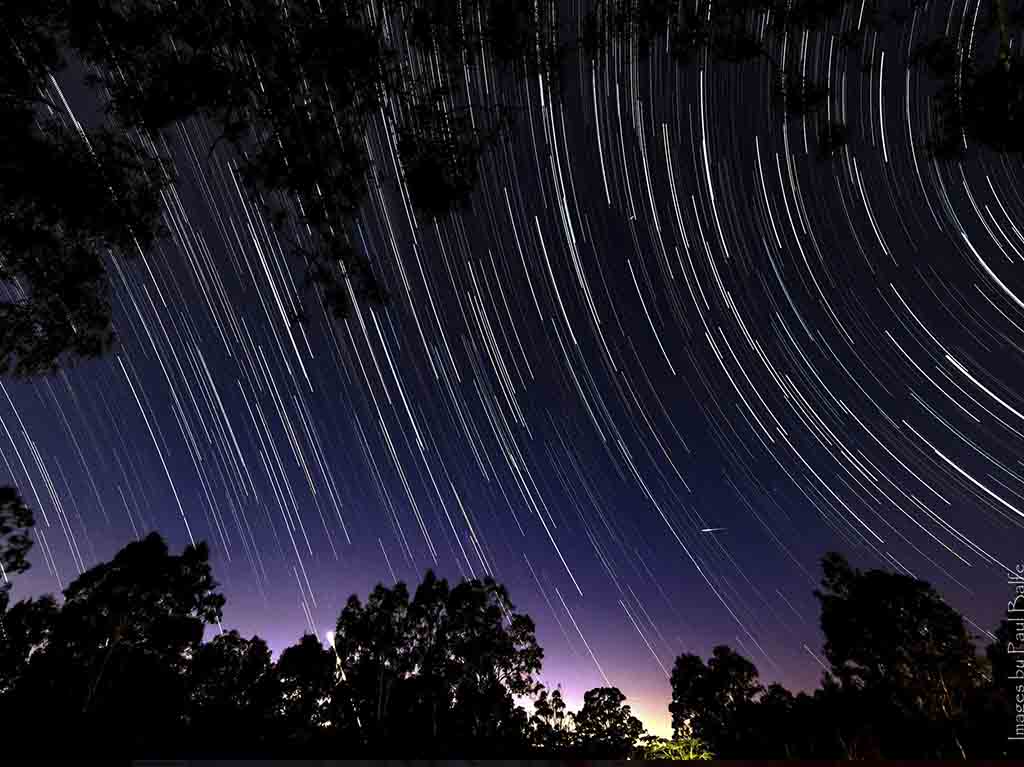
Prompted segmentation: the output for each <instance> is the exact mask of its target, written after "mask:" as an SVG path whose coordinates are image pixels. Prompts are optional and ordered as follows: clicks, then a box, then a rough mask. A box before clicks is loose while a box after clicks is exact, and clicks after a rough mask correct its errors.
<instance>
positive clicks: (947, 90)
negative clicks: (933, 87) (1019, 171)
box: [914, 0, 1024, 159]
mask: <svg viewBox="0 0 1024 767" xmlns="http://www.w3.org/2000/svg"><path fill="white" fill-rule="evenodd" d="M914 5H917V3H914ZM984 6H985V12H984V13H983V14H982V15H981V17H980V19H979V21H978V23H977V24H971V25H970V26H969V27H968V28H964V29H957V30H956V31H955V33H954V34H949V35H946V36H941V37H937V38H935V39H932V40H930V41H928V42H927V43H924V44H923V45H921V46H919V47H918V49H917V51H916V52H915V58H916V59H917V60H918V61H921V62H923V63H924V64H925V65H926V66H927V68H928V70H929V71H930V72H931V74H932V75H933V76H935V77H936V78H938V79H939V81H940V87H939V89H938V91H937V92H936V93H935V94H934V96H933V98H932V100H931V104H932V113H931V118H932V119H931V125H930V128H931V130H930V133H929V136H928V143H927V146H928V148H929V149H930V150H931V151H932V153H933V155H934V156H936V157H937V158H939V159H958V158H960V157H962V156H963V154H964V152H965V151H966V149H967V146H968V141H975V142H977V143H978V144H979V145H981V146H984V147H986V148H988V149H991V150H994V151H997V152H1009V153H1019V152H1021V151H1022V150H1024V71H1022V67H1024V61H1022V59H1021V54H1020V51H1019V46H1013V45H1011V40H1012V38H1013V37H1015V36H1018V35H1019V34H1020V33H1021V31H1024V11H1022V9H1021V8H1020V7H1019V4H1018V5H1017V7H1016V8H1014V9H1013V10H1012V11H1011V9H1010V4H1009V2H1008V1H1007V0H990V2H987V3H984ZM978 10H979V11H980V10H981V8H980V4H979V8H978Z"/></svg>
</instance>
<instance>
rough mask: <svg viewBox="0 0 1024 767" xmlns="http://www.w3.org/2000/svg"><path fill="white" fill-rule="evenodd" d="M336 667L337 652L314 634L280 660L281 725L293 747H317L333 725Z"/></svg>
mask: <svg viewBox="0 0 1024 767" xmlns="http://www.w3.org/2000/svg"><path fill="white" fill-rule="evenodd" d="M336 668H337V660H336V657H335V655H334V653H333V652H332V651H331V650H330V649H328V648H326V647H324V646H323V644H321V642H320V640H319V639H317V638H316V636H314V635H313V634H305V635H304V636H303V637H302V638H301V639H300V640H299V641H298V643H297V644H294V645H292V646H291V647H288V648H287V649H285V650H284V652H282V653H281V657H280V658H278V661H277V678H278V684H279V685H280V691H281V723H280V724H281V727H282V729H283V732H284V734H285V737H284V740H285V742H286V743H288V744H289V745H290V746H310V745H313V746H315V745H317V744H318V743H319V742H321V741H322V740H323V733H324V732H325V730H326V729H327V728H328V727H330V726H331V725H332V707H331V705H330V704H331V693H332V691H333V689H334V686H335V671H336Z"/></svg>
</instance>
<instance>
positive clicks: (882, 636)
mask: <svg viewBox="0 0 1024 767" xmlns="http://www.w3.org/2000/svg"><path fill="white" fill-rule="evenodd" d="M822 570H823V577H822V588H821V590H819V591H816V592H815V595H816V596H817V597H818V599H819V601H820V602H821V628H822V631H823V632H824V634H825V656H826V658H827V659H828V661H829V663H830V664H831V668H832V674H833V676H835V677H836V679H837V680H838V682H839V684H840V686H841V687H842V688H843V689H844V690H845V691H848V692H850V693H851V694H852V695H854V696H857V697H858V698H860V700H861V704H862V705H863V706H864V707H867V708H870V711H866V712H865V714H864V716H866V717H868V718H870V719H874V720H877V721H878V722H879V727H880V728H881V730H880V737H881V738H882V749H883V751H884V753H885V754H886V755H887V756H902V755H904V754H902V753H900V752H901V751H902V750H903V749H904V748H906V749H907V751H906V755H910V754H914V755H921V754H933V755H934V756H935V757H936V758H943V757H946V756H949V757H960V758H964V750H963V744H962V732H963V729H964V726H965V722H964V716H965V703H966V698H967V695H968V693H969V691H970V690H971V689H972V688H973V687H974V686H976V685H977V684H978V682H979V680H980V677H979V669H978V663H977V657H976V651H975V648H974V645H973V644H972V642H971V637H970V635H969V634H968V632H967V630H966V627H965V626H964V620H963V617H962V616H961V615H960V614H959V613H957V612H956V611H955V610H954V609H953V608H951V607H950V606H949V605H947V604H946V603H945V602H944V601H943V600H942V597H940V596H939V594H938V593H937V592H936V591H935V590H934V589H933V588H932V587H931V586H930V585H929V584H928V583H926V582H924V581H920V580H917V579H914V578H911V577H910V576H907V575H901V574H899V573H888V572H885V571H882V570H868V571H866V572H861V571H859V570H856V569H854V568H852V567H851V566H850V565H849V563H848V562H847V561H846V560H845V559H844V558H843V557H842V556H840V555H839V554H835V553H831V554H828V555H826V556H825V558H824V559H823V560H822ZM880 712H886V716H883V717H880V716H879V713H880ZM886 730H888V731H886Z"/></svg>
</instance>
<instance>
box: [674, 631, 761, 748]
mask: <svg viewBox="0 0 1024 767" xmlns="http://www.w3.org/2000/svg"><path fill="white" fill-rule="evenodd" d="M671 682H672V703H671V705H670V706H669V711H670V712H671V713H672V728H673V730H674V731H675V734H676V736H677V737H680V736H683V737H687V736H692V737H696V738H698V739H700V740H702V741H704V742H706V743H707V744H708V745H709V747H710V748H711V750H712V751H713V752H714V754H715V755H716V756H718V757H719V758H723V759H728V758H733V757H735V756H736V753H735V751H736V747H737V744H742V743H743V740H744V738H743V735H742V734H741V733H740V732H739V728H740V725H741V723H743V722H744V720H745V719H746V712H745V709H746V708H748V707H749V706H751V705H753V703H754V701H755V698H756V697H757V696H758V695H759V694H760V693H761V692H762V691H763V689H764V688H763V687H762V686H761V684H760V683H759V682H758V675H757V668H756V667H755V666H754V664H753V663H751V662H750V661H749V660H747V659H746V658H744V657H743V656H742V655H740V654H739V653H737V652H735V651H734V650H732V649H731V648H729V647H727V646H725V645H718V646H717V647H715V648H714V650H713V651H712V655H711V658H710V659H709V660H708V662H707V664H706V665H705V663H704V661H703V660H702V659H701V658H699V657H698V656H696V655H691V654H684V655H680V656H679V657H678V658H676V662H675V665H674V666H673V668H672V677H671Z"/></svg>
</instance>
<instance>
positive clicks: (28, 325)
mask: <svg viewBox="0 0 1024 767" xmlns="http://www.w3.org/2000/svg"><path fill="white" fill-rule="evenodd" d="M0 30H2V32H0V208H2V209H3V213H2V214H0V286H2V289H3V292H2V293H0V373H2V372H14V373H17V374H22V375H31V374H38V373H45V372H49V371H51V370H53V369H54V368H55V367H58V366H60V365H63V364H66V363H67V362H70V361H73V360H74V359H77V358H88V357H96V356H99V355H101V354H103V353H104V352H105V351H107V350H108V349H109V348H110V346H111V343H112V342H113V338H114V336H113V330H112V325H111V306H110V301H109V298H108V292H109V286H108V278H107V270H106V265H105V261H104V260H105V259H106V258H107V257H108V255H114V256H115V257H125V256H131V255H134V254H136V253H138V252H140V251H144V250H145V249H146V248H147V247H149V246H150V245H151V244H152V242H153V241H154V240H155V239H157V238H158V237H159V236H160V235H161V234H162V228H161V225H160V193H161V191H162V189H163V188H164V186H166V185H167V184H168V183H170V182H171V180H172V179H171V177H170V174H169V171H168V170H167V168H168V163H163V162H160V161H159V158H154V157H151V156H149V155H147V154H146V153H145V152H143V151H141V150H140V149H139V147H140V146H142V145H143V144H145V145H147V146H153V145H157V144H156V143H155V142H150V141H141V140H140V141H139V142H137V143H136V142H133V141H130V140H128V139H127V138H126V136H135V137H138V138H140V139H145V138H151V137H154V136H155V135H156V134H163V138H164V139H166V140H167V141H168V143H173V141H174V132H173V131H171V130H170V129H171V128H172V127H174V126H175V125H176V124H177V123H179V122H181V121H187V120H193V119H198V120H202V121H204V122H205V123H206V124H208V125H209V126H210V127H211V128H212V129H213V130H214V132H215V135H217V136H218V138H217V139H216V141H215V142H214V146H211V147H210V151H211V152H212V151H213V149H214V148H215V147H216V146H217V145H221V144H223V145H224V146H226V147H227V148H229V149H230V150H231V155H230V157H231V159H232V160H233V162H235V163H236V164H237V167H238V170H239V173H240V176H241V178H242V180H243V181H244V182H245V187H246V190H247V191H248V193H249V194H250V196H251V199H252V200H253V201H254V202H256V203H258V204H260V205H262V206H263V207H264V208H265V209H266V210H267V212H268V214H269V216H270V219H271V221H272V222H273V223H274V224H275V225H276V227H277V229H278V234H279V236H280V238H281V240H282V242H283V243H285V245H286V246H287V247H288V248H289V249H290V251H291V253H292V255H293V257H294V258H295V259H297V260H298V262H299V263H300V264H301V265H302V267H303V268H304V270H305V274H306V277H307V283H308V284H311V285H313V286H316V287H317V288H318V289H319V290H320V292H321V297H322V298H323V300H324V302H325V304H326V305H327V307H328V308H329V309H330V310H331V311H332V312H333V314H334V315H335V316H336V317H340V318H344V317H346V316H348V314H349V311H350V310H351V301H352V299H353V298H355V299H357V300H366V301H371V302H382V301H385V300H386V299H387V298H388V292H387V290H386V288H385V287H384V286H383V285H382V283H381V281H380V279H379V275H378V274H377V273H376V272H375V271H374V269H373V267H372V261H371V256H370V255H368V254H363V253H360V252H359V251H358V249H357V248H356V247H355V245H354V244H353V242H352V241H351V239H350V236H349V233H350V231H351V228H352V226H353V225H354V223H355V222H356V220H357V219H358V216H359V210H360V207H361V205H362V204H363V202H364V201H365V198H366V196H367V193H368V182H367V179H368V177H369V174H370V170H371V160H370V156H369V154H368V148H367V146H368V145H367V143H366V134H367V130H368V128H369V124H370V121H371V120H372V119H375V118H376V117H377V116H378V115H383V116H384V117H385V119H386V120H387V121H388V122H389V124H391V125H393V126H394V128H395V131H396V133H397V138H398V150H399V155H400V159H401V161H402V165H403V171H404V176H405V181H406V184H407V186H408V189H409V193H410V196H411V198H412V202H413V204H414V205H415V206H416V207H417V208H418V209H419V210H420V211H421V212H422V213H424V214H426V215H428V216H445V215H447V214H448V213H449V212H450V211H452V210H453V209H455V208H457V207H459V206H462V205H464V204H465V203H466V201H467V199H468V196H469V194H470V192H471V191H472V190H473V188H474V187H475V185H476V183H477V179H478V165H479V162H480V159H481V156H482V155H483V153H484V152H485V151H486V150H487V149H488V147H490V146H491V145H493V144H494V143H495V142H496V141H497V140H498V139H499V137H500V136H502V135H503V134H504V132H505V130H506V129H507V127H508V125H509V124H510V119H511V117H512V116H513V115H514V114H515V112H516V108H515V105H514V104H513V103H512V102H510V101H507V100H503V99H502V97H500V94H501V93H512V92H514V90H515V87H514V82H515V81H514V78H516V77H520V76H524V75H527V74H529V75H535V74H538V73H541V72H549V71H551V70H552V69H553V68H554V67H556V66H557V59H558V55H559V54H558V51H559V47H558V39H557V38H558V30H557V18H555V17H549V16H547V15H543V14H541V15H538V14H536V13H535V5H534V3H532V2H529V1H528V0H476V1H475V2H469V3H447V2H434V0H395V2H392V3H387V4H385V5H384V6H381V7H380V9H379V10H374V8H372V7H371V6H369V5H367V4H366V3H364V2H356V1H355V0H338V1H337V2H330V3H320V2H316V0H285V1H284V2H281V1H280V0H202V2H200V0H74V2H71V0H33V2H25V1H24V0H15V1H14V2H9V3H4V4H3V6H2V7H0ZM403 35H407V40H408V41H409V42H410V43H411V45H410V46H409V47H406V46H405V45H404V44H400V43H401V41H402V40H403ZM339 41H343V43H340V44H339ZM484 46H486V47H487V49H488V51H489V54H488V55H490V56H492V57H493V58H494V60H496V61H497V62H498V63H499V64H501V65H502V67H503V73H502V78H503V79H502V80H501V81H500V82H495V83H494V84H493V87H492V89H491V100H490V102H488V103H471V102H469V101H467V98H468V97H467V95H466V94H467V76H468V75H467V69H466V66H467V65H472V66H480V64H479V63H478V62H479V59H480V57H481V54H482V51H483V50H484ZM66 55H67V56H71V57H73V58H74V59H75V60H76V61H78V62H80V63H84V64H85V65H86V66H87V67H88V70H89V74H88V77H87V81H88V83H89V84H91V85H92V86H94V87H95V88H96V90H97V93H100V94H102V96H103V98H104V99H105V100H106V104H107V112H108V113H109V117H110V120H111V122H110V125H109V126H105V127H101V128H96V129H93V130H81V129H80V127H79V126H78V125H77V124H74V125H73V124H71V120H70V117H69V116H68V115H67V113H66V111H65V110H64V109H62V108H58V107H57V105H56V104H55V103H54V99H55V98H56V97H55V95H54V94H55V91H54V90H53V89H52V87H51V80H50V78H51V76H52V75H53V74H60V73H61V72H64V71H65V70H66V62H65V56H66Z"/></svg>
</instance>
